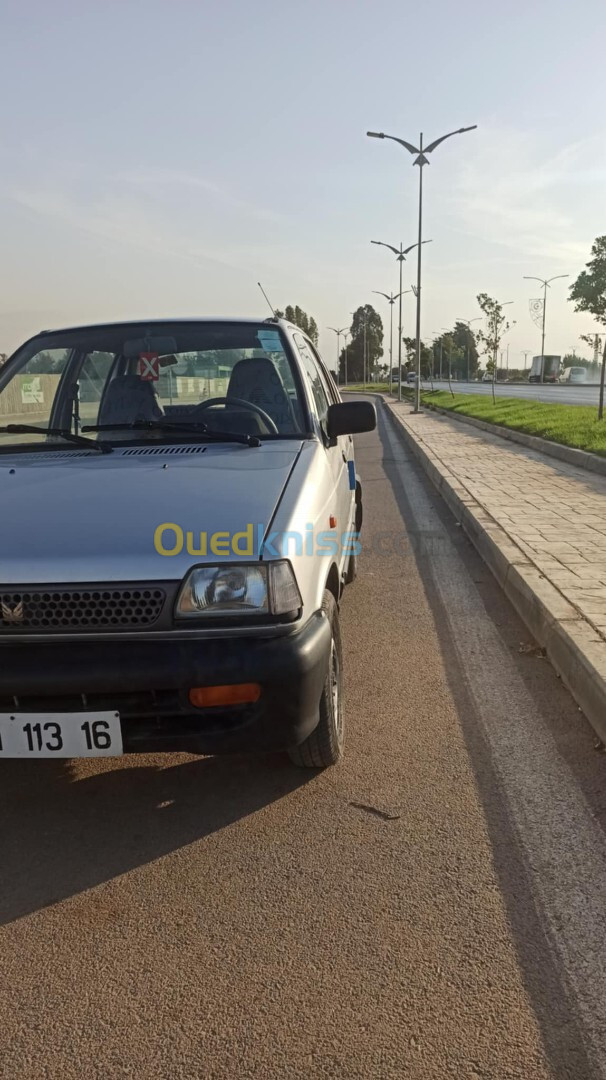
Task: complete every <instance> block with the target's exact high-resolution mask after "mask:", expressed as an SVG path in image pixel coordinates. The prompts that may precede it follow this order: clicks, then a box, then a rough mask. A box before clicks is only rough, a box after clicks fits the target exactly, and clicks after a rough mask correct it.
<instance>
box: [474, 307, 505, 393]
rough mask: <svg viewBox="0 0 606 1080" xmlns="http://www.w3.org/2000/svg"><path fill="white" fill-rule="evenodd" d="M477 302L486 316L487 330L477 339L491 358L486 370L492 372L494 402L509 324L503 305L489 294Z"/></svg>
mask: <svg viewBox="0 0 606 1080" xmlns="http://www.w3.org/2000/svg"><path fill="white" fill-rule="evenodd" d="M477 300H478V304H479V305H480V310H481V311H482V313H483V314H484V315H485V316H486V330H478V332H477V339H478V341H479V342H480V344H482V345H483V346H484V352H486V353H487V354H488V355H489V356H491V359H490V360H489V361H488V363H487V364H486V370H487V371H490V372H492V376H493V380H492V400H493V401H494V400H495V396H494V383H495V377H496V374H497V362H498V354H499V345H500V344H501V338H502V337H503V334H505V333H507V331H508V330H509V323H508V322H507V319H506V318H505V316H504V314H503V305H502V304H499V301H498V300H494V299H493V297H492V296H489V295H488V293H479V294H478V297H477Z"/></svg>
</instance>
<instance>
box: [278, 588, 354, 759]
mask: <svg viewBox="0 0 606 1080" xmlns="http://www.w3.org/2000/svg"><path fill="white" fill-rule="evenodd" d="M322 610H323V611H325V612H326V615H327V617H328V621H329V622H330V627H331V631H332V635H331V648H330V658H329V662H328V671H327V673H326V680H325V683H324V688H323V690H322V697H321V698H320V720H319V723H318V726H317V727H316V728H314V730H313V731H312V733H311V735H308V736H307V738H306V739H305V742H302V743H300V745H299V746H293V747H291V749H290V750H289V751H288V754H289V757H290V760H291V761H292V763H293V765H298V766H300V767H301V768H306V769H325V768H327V767H328V766H329V765H336V764H337V762H338V761H340V759H341V758H342V757H343V743H344V729H343V704H342V671H343V647H342V644H341V629H340V626H339V610H338V608H337V602H336V600H335V598H334V596H333V595H332V593H331V592H328V590H326V592H325V593H324V598H323V600H322Z"/></svg>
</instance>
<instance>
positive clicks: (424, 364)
mask: <svg viewBox="0 0 606 1080" xmlns="http://www.w3.org/2000/svg"><path fill="white" fill-rule="evenodd" d="M402 342H403V344H404V349H405V351H406V357H407V359H406V363H405V366H406V370H407V371H416V362H417V339H416V338H412V337H405V338H402ZM434 368H435V364H434V362H433V350H432V348H431V346H430V345H426V344H425V342H424V341H422V342H421V378H422V379H429V378H431V376H432V375H433V372H434ZM396 370H397V368H396Z"/></svg>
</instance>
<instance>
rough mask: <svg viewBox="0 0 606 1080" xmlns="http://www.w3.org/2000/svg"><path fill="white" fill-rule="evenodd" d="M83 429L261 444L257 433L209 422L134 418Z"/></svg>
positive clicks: (86, 426) (249, 444) (253, 444)
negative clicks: (216, 426)
mask: <svg viewBox="0 0 606 1080" xmlns="http://www.w3.org/2000/svg"><path fill="white" fill-rule="evenodd" d="M82 430H83V431H167V432H169V433H171V434H173V433H178V434H183V435H187V434H190V435H198V436H199V437H200V438H202V439H208V441H209V442H236V443H242V445H243V446H260V445H261V440H260V439H259V438H258V436H257V435H243V434H242V433H241V432H239V431H213V430H212V429H209V427H208V425H207V424H196V423H184V424H177V423H173V422H172V421H171V420H133V421H132V422H131V423H129V424H95V425H89V424H87V425H85V426H84V427H83V428H82Z"/></svg>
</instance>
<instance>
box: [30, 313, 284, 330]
mask: <svg viewBox="0 0 606 1080" xmlns="http://www.w3.org/2000/svg"><path fill="white" fill-rule="evenodd" d="M218 322H220V323H234V324H236V325H239V326H267V325H268V324H269V325H274V326H283V327H285V328H287V329H291V330H293V329H297V327H295V326H293V324H292V323H291V322H289V321H288V320H287V319H278V318H277V317H276V316H272V315H269V316H268V317H267V318H266V319H259V318H258V317H256V318H251V319H245V318H240V317H238V318H233V317H231V316H230V317H224V316H221V315H202V316H200V315H193V316H192V317H191V318H190V319H188V318H178V319H175V318H173V317H171V316H170V315H169V316H167V317H166V318H164V319H145V318H142V319H126V320H121V319H117V320H116V321H115V322H100V323H83V324H82V325H77V326H61V327H53V328H52V329H50V330H40V331H39V333H40V334H66V333H68V332H69V331H71V330H107V329H109V328H110V327H112V328H113V327H115V328H118V327H124V328H125V329H127V328H128V327H129V326H142V325H145V326H166V324H167V323H175V324H181V325H183V326H191V325H192V323H218Z"/></svg>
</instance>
